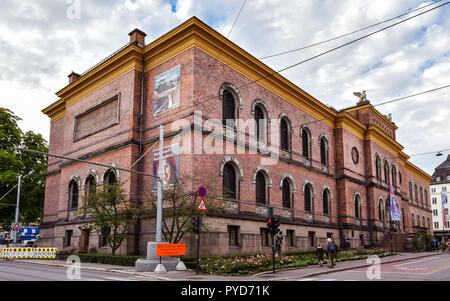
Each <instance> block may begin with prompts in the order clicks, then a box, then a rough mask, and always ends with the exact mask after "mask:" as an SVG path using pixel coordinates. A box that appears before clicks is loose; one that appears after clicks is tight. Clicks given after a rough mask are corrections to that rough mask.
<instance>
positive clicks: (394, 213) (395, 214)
mask: <svg viewBox="0 0 450 301" xmlns="http://www.w3.org/2000/svg"><path fill="white" fill-rule="evenodd" d="M390 186H391V191H390V199H391V201H390V203H391V220H392V221H400V212H399V210H398V206H397V202H396V201H395V194H394V187H392V184H391V185H390Z"/></svg>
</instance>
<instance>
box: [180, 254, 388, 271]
mask: <svg viewBox="0 0 450 301" xmlns="http://www.w3.org/2000/svg"><path fill="white" fill-rule="evenodd" d="M296 253H297V254H295V255H280V256H277V257H276V269H286V268H298V267H307V266H310V265H317V264H318V260H317V258H316V256H315V253H314V252H309V251H308V252H296ZM371 255H377V256H379V257H384V256H389V255H393V254H391V253H390V252H389V251H388V250H385V249H371V250H359V249H355V250H351V251H343V252H340V253H338V256H337V258H336V261H338V262H343V261H349V260H360V259H367V258H368V257H369V256H371ZM182 261H183V262H184V264H185V265H186V267H188V268H195V258H183V259H182ZM323 263H324V264H326V263H327V259H326V258H324V262H323ZM200 269H201V271H202V272H204V273H208V274H219V275H225V274H231V275H244V274H255V273H260V272H265V271H270V270H272V254H263V255H245V256H214V257H203V258H201V260H200Z"/></svg>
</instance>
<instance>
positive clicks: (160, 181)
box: [156, 125, 164, 242]
mask: <svg viewBox="0 0 450 301" xmlns="http://www.w3.org/2000/svg"><path fill="white" fill-rule="evenodd" d="M163 150H164V126H163V125H160V126H159V165H158V166H159V167H158V177H159V178H158V196H157V207H156V242H161V237H162V199H163Z"/></svg>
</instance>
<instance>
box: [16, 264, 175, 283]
mask: <svg viewBox="0 0 450 301" xmlns="http://www.w3.org/2000/svg"><path fill="white" fill-rule="evenodd" d="M14 261H15V262H21V263H29V264H38V265H45V266H53V267H62V268H69V267H71V266H70V265H66V264H60V263H45V262H30V261H23V260H14ZM80 269H82V270H90V271H98V272H110V273H118V274H127V275H135V276H141V277H146V278H152V279H157V280H164V281H177V280H175V279H170V278H165V277H161V276H154V275H148V274H143V273H138V272H128V271H121V270H115V269H105V268H95V267H86V266H80Z"/></svg>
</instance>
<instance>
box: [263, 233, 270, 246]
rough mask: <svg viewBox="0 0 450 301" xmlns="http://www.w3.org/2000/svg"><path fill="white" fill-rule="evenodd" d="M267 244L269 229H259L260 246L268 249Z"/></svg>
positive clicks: (268, 241)
mask: <svg viewBox="0 0 450 301" xmlns="http://www.w3.org/2000/svg"><path fill="white" fill-rule="evenodd" d="M269 243H270V233H269V229H267V228H261V246H262V247H270V245H269Z"/></svg>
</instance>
